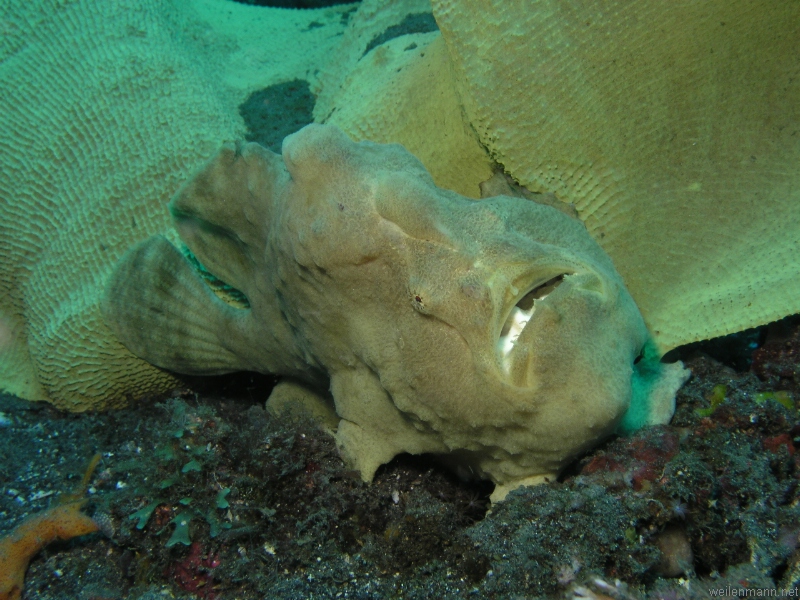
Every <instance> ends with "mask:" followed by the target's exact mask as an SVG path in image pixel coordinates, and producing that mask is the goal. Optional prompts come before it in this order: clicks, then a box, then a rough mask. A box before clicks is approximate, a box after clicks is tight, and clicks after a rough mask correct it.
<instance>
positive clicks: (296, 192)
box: [104, 125, 685, 489]
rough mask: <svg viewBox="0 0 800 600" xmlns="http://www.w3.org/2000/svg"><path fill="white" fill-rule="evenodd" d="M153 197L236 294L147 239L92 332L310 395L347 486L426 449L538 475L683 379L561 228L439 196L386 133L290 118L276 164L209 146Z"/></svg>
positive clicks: (555, 468) (548, 210)
mask: <svg viewBox="0 0 800 600" xmlns="http://www.w3.org/2000/svg"><path fill="white" fill-rule="evenodd" d="M170 211H171V213H172V215H173V218H174V222H175V225H176V228H177V231H178V233H179V234H180V237H181V239H182V240H183V242H184V243H185V244H186V246H187V248H188V250H189V251H190V253H191V255H193V256H194V257H196V259H197V261H199V263H200V264H202V266H203V268H204V269H205V270H207V271H208V272H210V273H211V274H212V275H213V276H214V277H215V278H216V279H217V280H220V281H222V282H224V283H225V284H227V285H228V286H230V287H232V288H235V290H237V291H238V292H239V293H240V294H241V295H242V296H243V297H244V298H246V302H245V303H244V304H243V305H241V306H233V305H231V304H230V303H226V302H225V301H224V300H223V299H221V298H220V297H219V296H218V295H217V294H215V293H214V291H213V290H212V289H211V288H210V287H209V286H208V285H207V284H206V283H205V282H204V280H203V278H201V277H200V276H199V274H198V272H197V269H196V268H195V267H193V266H192V264H191V263H190V262H189V261H187V260H186V259H185V257H184V254H185V253H184V252H182V251H181V250H180V249H178V248H177V247H175V246H174V245H172V244H171V243H170V242H169V241H167V240H166V239H165V238H163V237H158V236H156V237H153V238H150V239H149V240H147V241H145V242H143V243H142V244H140V245H139V246H137V247H135V248H134V249H132V250H131V251H130V252H129V253H128V254H127V255H126V256H125V257H123V259H122V260H121V261H120V263H119V264H118V266H117V268H116V270H115V272H114V274H113V276H112V278H111V280H110V282H109V284H108V287H107V292H106V299H105V302H104V314H105V316H106V319H107V322H108V323H109V325H110V327H111V329H112V330H113V331H114V332H115V334H116V335H117V337H118V338H119V339H120V341H122V343H123V344H124V345H125V346H126V347H127V348H128V349H129V350H131V351H132V352H133V353H134V354H136V355H137V356H139V357H141V358H143V359H145V360H147V361H149V362H151V363H153V364H155V365H157V366H159V367H162V368H165V369H169V370H173V371H177V372H180V373H187V374H213V373H223V372H228V371H235V370H253V371H259V372H268V373H273V374H279V375H284V376H286V377H288V378H291V379H293V380H296V381H300V382H303V383H304V385H306V386H308V388H309V389H312V390H316V391H317V393H319V394H320V395H322V396H328V397H329V398H330V401H331V402H332V408H333V409H335V412H336V415H337V417H338V419H339V422H338V426H337V428H336V433H335V435H336V438H337V441H338V442H339V444H340V447H341V448H342V451H343V453H344V455H345V457H346V458H348V459H349V460H350V462H351V463H352V464H353V465H354V466H355V467H356V468H358V469H359V470H360V471H361V473H362V475H363V476H364V478H365V479H371V478H372V476H373V474H374V473H375V470H376V469H377V468H378V466H380V465H381V464H383V463H385V462H388V461H389V460H391V458H392V457H394V456H395V455H397V454H399V453H402V452H411V453H415V454H418V453H424V452H428V453H434V454H437V455H440V456H441V457H442V459H443V460H444V461H445V462H448V463H450V464H451V465H453V466H454V467H456V468H457V469H458V470H460V471H462V472H464V473H471V474H473V475H475V476H478V477H488V478H490V479H492V480H493V481H495V482H496V483H497V484H499V486H500V488H501V489H510V488H511V487H514V486H516V485H519V484H521V483H531V482H536V481H543V480H546V479H548V478H552V477H554V476H555V475H556V474H557V473H558V472H559V471H560V470H561V469H562V468H563V467H564V466H565V465H566V464H568V463H569V462H570V461H571V460H573V459H574V458H575V457H576V456H578V455H580V454H581V453H583V452H585V451H586V450H588V449H589V448H591V447H592V446H594V445H596V444H597V443H599V442H600V441H602V440H603V439H605V438H606V437H608V436H609V435H610V434H611V433H613V432H614V431H616V430H618V429H620V428H621V427H623V428H624V427H631V426H633V427H635V426H638V425H641V424H643V423H652V422H665V421H666V420H668V419H669V417H670V416H671V414H672V407H673V404H672V403H673V399H674V392H675V389H677V387H678V386H679V385H680V383H682V381H683V379H685V372H684V370H683V369H682V368H681V367H680V366H679V365H673V366H666V365H660V363H657V360H656V359H655V358H653V356H648V355H647V354H648V353H649V352H650V351H649V350H648V343H649V334H648V332H647V329H646V327H645V325H644V321H643V320H642V317H641V315H640V313H639V311H638V309H637V307H636V305H635V303H634V302H633V300H632V298H631V297H630V295H629V294H628V292H627V290H626V289H625V286H624V284H623V282H622V280H621V278H620V276H619V275H618V274H617V272H616V271H615V269H614V266H613V264H612V262H611V260H610V259H609V257H608V256H607V255H606V254H605V253H604V252H603V251H602V249H601V248H600V247H599V246H598V245H597V244H596V243H595V242H594V240H593V239H592V238H591V237H590V236H589V234H588V233H587V232H586V229H585V228H584V226H583V224H582V223H581V222H580V221H579V220H577V219H575V218H572V217H570V216H569V215H567V214H564V213H563V212H561V211H559V210H556V209H554V208H552V207H550V206H546V205H543V204H538V203H536V202H533V201H531V200H526V199H523V198H514V197H510V196H497V197H493V198H487V199H484V200H480V201H475V200H471V199H468V198H465V197H463V196H460V195H458V194H456V193H454V192H450V191H447V190H443V189H440V188H438V187H436V186H435V185H434V183H433V180H432V179H431V177H430V175H429V174H428V172H427V171H426V170H425V168H424V167H423V165H422V164H421V163H420V162H419V161H418V160H417V159H416V158H415V157H414V156H413V155H411V154H410V153H409V152H407V151H406V150H405V149H404V148H403V147H402V146H399V145H396V144H395V145H392V144H387V145H384V144H375V143H371V142H360V143H354V142H352V141H351V140H350V139H349V138H347V136H346V135H344V134H343V133H342V132H341V131H340V130H338V129H337V128H336V127H333V126H323V125H309V126H308V127H306V128H304V129H302V130H300V131H299V132H297V133H296V134H293V135H292V136H289V137H287V138H286V140H285V141H284V144H283V150H282V156H281V155H278V154H275V153H272V152H270V151H269V150H266V149H265V148H262V147H261V146H259V145H257V144H245V145H228V146H226V147H224V148H223V149H222V150H221V151H220V152H219V153H218V154H217V155H216V156H215V157H214V158H213V159H212V160H211V161H210V162H209V163H208V165H207V166H206V167H204V168H203V169H202V170H201V171H200V172H199V173H198V174H197V175H196V176H195V177H194V178H193V179H192V180H191V181H190V182H189V183H188V184H187V185H186V186H184V187H183V188H182V189H181V190H180V191H179V192H178V194H177V195H176V196H175V198H174V199H173V200H172V202H171V204H170ZM643 356H644V357H645V358H644V359H642V357H643ZM631 415H635V416H634V417H631Z"/></svg>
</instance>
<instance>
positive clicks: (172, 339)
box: [102, 236, 250, 375]
mask: <svg viewBox="0 0 800 600" xmlns="http://www.w3.org/2000/svg"><path fill="white" fill-rule="evenodd" d="M102 310H103V315H104V317H105V319H106V322H107V323H108V325H109V327H110V328H111V330H112V331H113V332H114V334H115V335H116V336H117V338H118V339H119V341H120V342H121V343H122V344H123V345H124V346H125V347H126V348H128V350H130V351H131V352H132V353H133V354H135V355H136V356H138V357H140V358H142V359H144V360H146V361H148V362H149V363H151V364H154V365H156V366H158V367H161V368H163V369H168V370H171V371H175V372H178V373H183V374H186V375H213V374H221V373H230V372H233V371H241V370H244V369H247V368H248V366H247V364H246V362H245V361H243V360H242V359H241V358H240V357H239V356H238V355H237V354H236V353H235V352H234V350H235V348H237V346H238V342H241V341H243V340H241V339H240V338H241V337H242V336H243V335H244V333H243V332H244V331H245V330H246V327H245V325H246V321H247V320H248V319H249V318H250V314H249V310H242V309H236V308H233V307H231V306H229V305H227V304H226V303H225V302H223V301H222V300H220V299H219V298H217V296H216V295H215V294H214V293H213V292H212V291H211V289H210V288H209V287H208V286H207V285H206V284H205V283H204V282H203V281H202V279H201V278H200V277H199V276H198V274H197V273H196V271H195V269H194V268H193V267H192V266H191V265H190V264H189V262H188V261H187V260H186V259H185V258H184V257H183V255H182V254H181V252H180V251H179V250H178V249H177V248H175V246H173V245H172V244H171V243H170V242H169V241H167V239H166V238H164V237H163V236H153V237H151V238H149V239H147V240H145V241H144V242H141V243H140V244H138V245H137V246H135V247H133V248H132V249H131V250H129V251H128V252H127V253H126V254H125V255H124V256H123V257H122V258H121V259H120V261H119V262H118V263H117V265H116V266H115V268H114V271H113V273H112V274H111V277H110V278H109V281H108V283H107V284H106V288H105V297H104V298H103V304H102Z"/></svg>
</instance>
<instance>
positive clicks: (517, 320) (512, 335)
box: [499, 305, 536, 371]
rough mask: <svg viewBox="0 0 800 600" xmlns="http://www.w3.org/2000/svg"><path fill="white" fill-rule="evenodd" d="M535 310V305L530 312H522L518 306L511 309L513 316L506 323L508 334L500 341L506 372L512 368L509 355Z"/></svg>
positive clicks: (501, 337) (502, 336)
mask: <svg viewBox="0 0 800 600" xmlns="http://www.w3.org/2000/svg"><path fill="white" fill-rule="evenodd" d="M534 310H536V307H535V305H533V306H531V307H530V309H528V310H522V309H521V308H519V307H518V306H515V307H514V308H512V309H511V314H510V315H509V316H508V320H507V321H506V325H507V326H508V332H507V333H505V335H501V336H500V340H499V346H500V355H501V356H502V357H503V367H504V368H505V370H506V371H508V369H509V368H510V361H509V360H508V355H509V354H511V350H512V349H513V348H514V344H516V343H517V339H518V338H519V334H521V333H522V330H523V329H525V325H527V324H528V320H529V319H530V318H531V316H532V315H533V311H534ZM505 329H506V328H505V327H503V330H504V331H505Z"/></svg>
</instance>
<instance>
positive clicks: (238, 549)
mask: <svg viewBox="0 0 800 600" xmlns="http://www.w3.org/2000/svg"><path fill="white" fill-rule="evenodd" d="M712 354H713V355H714V356H715V357H716V358H712V356H711V355H712ZM682 355H683V358H684V359H685V360H686V361H687V364H688V366H689V367H690V368H691V370H692V372H693V376H692V378H691V380H690V381H689V382H688V383H687V384H686V385H685V386H684V387H683V389H682V390H681V391H680V392H679V395H678V408H677V412H676V415H675V417H674V419H673V420H672V423H671V424H670V425H669V426H663V427H654V428H649V429H646V430H643V431H640V432H638V433H637V434H636V435H634V436H632V437H628V438H615V439H612V440H609V441H608V442H607V443H606V444H604V445H603V446H602V447H601V448H599V449H597V450H595V451H594V452H592V453H591V454H589V455H587V456H585V457H583V458H582V459H581V460H579V461H578V462H577V463H576V464H575V465H573V466H572V467H571V468H570V469H569V470H568V472H567V473H565V474H564V475H563V476H562V477H561V479H560V480H559V481H558V482H555V483H552V484H548V485H541V486H538V487H534V488H523V489H520V490H518V491H515V492H513V493H512V494H510V495H509V497H508V499H507V500H506V501H505V502H502V503H500V504H498V505H496V506H495V507H493V509H492V510H491V511H490V512H488V513H487V512H486V509H487V507H488V501H487V498H488V494H489V493H490V492H491V486H490V485H487V484H485V483H475V482H472V483H469V482H463V481H459V480H458V479H457V478H456V477H454V476H453V475H451V474H450V473H449V472H448V471H447V470H445V469H444V468H442V467H440V466H438V465H437V464H436V462H435V461H434V460H433V459H432V458H431V457H410V456H402V457H398V458H397V459H395V460H394V461H393V462H392V463H390V464H389V465H386V466H385V467H382V468H381V470H380V471H379V472H378V475H377V477H376V479H375V481H374V482H373V483H372V484H371V485H369V484H365V483H362V482H361V480H360V478H359V476H358V474H357V473H355V472H353V471H350V470H348V469H347V467H346V466H345V465H344V464H343V463H342V461H341V460H340V458H339V455H338V453H337V451H336V448H335V445H334V443H333V441H332V439H331V438H330V437H329V436H328V435H327V434H325V433H324V432H322V431H321V430H319V429H318V428H317V427H316V426H315V425H314V423H312V422H304V421H292V420H290V419H284V418H276V417H273V416H271V415H270V414H268V413H267V412H266V411H265V410H264V408H263V403H264V400H265V399H266V397H267V395H268V393H269V389H270V387H271V385H272V383H273V380H271V379H270V378H268V377H263V376H256V375H250V374H240V375H237V376H229V377H225V378H215V379H213V380H211V382H208V381H206V382H200V381H191V382H187V387H186V389H184V390H180V391H178V392H175V393H173V394H172V395H170V396H169V397H162V398H154V399H150V400H147V401H142V402H140V403H139V404H137V405H136V406H133V407H131V408H129V409H125V410H117V411H113V412H107V413H85V414H79V415H78V414H68V413H63V412H60V411H57V410H55V409H53V408H52V407H51V406H49V405H47V404H39V403H37V404H32V403H28V402H24V401H21V400H17V399H15V398H13V397H10V396H0V412H1V413H2V418H0V421H1V422H2V426H0V459H1V460H2V466H3V468H2V472H1V473H0V530H2V531H3V532H5V531H7V530H9V529H10V528H12V527H13V526H14V525H16V524H17V523H19V522H20V521H21V520H22V519H23V518H24V517H25V516H27V515H29V514H32V513H35V512H36V511H39V510H42V509H43V508H46V507H47V506H48V505H50V504H51V503H53V502H54V501H55V499H56V497H57V495H58V494H60V493H64V492H70V491H72V490H73V489H74V488H75V487H76V486H79V484H80V481H81V478H82V475H83V472H84V470H85V468H86V464H87V462H88V460H89V458H90V457H91V456H92V455H93V454H94V453H96V452H100V453H102V460H101V462H100V465H99V467H98V468H97V470H96V471H95V473H94V475H93V477H92V480H91V483H90V489H89V493H88V497H89V498H90V501H89V504H88V505H87V507H86V510H87V512H88V513H89V514H92V515H94V517H95V518H96V519H98V520H99V521H100V522H102V523H103V530H104V531H103V533H100V532H98V533H95V534H91V535H89V536H85V537H83V538H79V539H75V540H72V541H70V542H66V543H59V544H54V545H51V546H49V547H48V548H47V549H45V550H44V551H43V552H42V553H41V554H40V555H39V556H38V557H37V558H36V559H35V560H34V561H33V562H32V563H31V566H30V569H29V571H28V575H27V578H26V588H25V595H24V598H28V599H34V598H36V599H42V600H45V599H46V600H50V599H59V600H61V599H80V600H100V599H118V598H131V599H138V600H145V599H148V600H154V599H160V598H208V599H212V598H218V599H234V598H238V599H255V598H259V599H260V598H364V599H367V598H370V599H372V598H419V599H422V598H438V599H445V598H471V597H474V598H497V599H501V598H509V599H511V598H537V597H551V598H559V597H568V598H573V597H589V598H618V599H627V598H642V597H647V598H665V599H678V598H707V597H714V596H713V595H712V590H717V589H720V588H724V589H725V590H726V591H727V592H731V591H732V592H733V593H739V594H741V593H743V590H746V589H747V590H750V591H751V592H753V591H758V590H767V589H784V590H790V589H791V588H793V587H794V586H800V550H799V549H798V547H799V546H800V544H799V543H798V534H800V506H798V480H799V479H800V452H798V451H797V447H798V442H800V421H798V416H797V411H796V409H795V408H794V401H795V400H796V399H797V398H798V393H799V392H800V389H798V388H800V318H798V317H791V318H788V319H784V320H783V321H781V322H778V323H776V324H773V325H772V326H770V327H765V328H761V329H759V330H754V331H750V332H745V333H743V334H737V335H735V336H729V337H728V338H723V339H722V340H715V341H713V342H709V343H705V344H697V345H694V346H692V347H688V348H685V349H682ZM787 398H788V399H789V401H787ZM729 586H730V587H729ZM729 595H730V594H729Z"/></svg>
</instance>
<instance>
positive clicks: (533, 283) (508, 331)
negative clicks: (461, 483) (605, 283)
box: [494, 266, 577, 378]
mask: <svg viewBox="0 0 800 600" xmlns="http://www.w3.org/2000/svg"><path fill="white" fill-rule="evenodd" d="M537 270H538V269H537ZM576 274H577V272H576V270H575V267H574V266H573V267H571V268H569V267H566V266H553V267H550V268H548V269H547V272H546V274H544V275H538V276H537V277H536V278H535V279H534V278H533V277H530V276H529V277H528V278H526V279H528V281H527V282H526V284H527V285H524V286H519V287H518V286H516V285H513V288H516V289H517V290H518V291H517V292H516V293H515V294H514V295H513V296H511V300H510V301H508V303H507V304H506V306H505V307H504V308H503V311H502V312H501V313H500V318H499V319H498V321H497V324H496V329H495V335H494V340H495V354H496V359H497V363H498V366H499V368H500V371H501V372H502V374H503V376H504V377H505V378H508V377H510V376H511V372H512V370H513V367H514V364H515V362H516V361H515V360H514V357H515V354H516V352H515V350H516V347H517V345H518V343H519V342H520V341H523V343H524V340H523V334H525V333H528V334H530V332H531V331H532V330H533V329H534V327H535V325H536V321H533V320H534V319H535V318H536V312H537V311H536V309H537V306H540V305H541V303H543V302H546V301H548V298H550V296H551V294H552V293H553V292H555V291H556V290H557V289H558V288H560V287H561V286H562V285H563V284H567V286H568V287H572V286H571V285H570V278H571V277H573V276H574V275H576ZM562 294H563V290H562ZM559 295H561V294H559ZM550 301H551V302H552V300H550ZM529 303H530V306H529V307H528V304H529ZM529 327H530V329H529ZM527 337H530V336H529V335H526V336H525V338H527Z"/></svg>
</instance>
